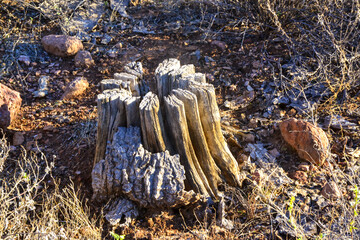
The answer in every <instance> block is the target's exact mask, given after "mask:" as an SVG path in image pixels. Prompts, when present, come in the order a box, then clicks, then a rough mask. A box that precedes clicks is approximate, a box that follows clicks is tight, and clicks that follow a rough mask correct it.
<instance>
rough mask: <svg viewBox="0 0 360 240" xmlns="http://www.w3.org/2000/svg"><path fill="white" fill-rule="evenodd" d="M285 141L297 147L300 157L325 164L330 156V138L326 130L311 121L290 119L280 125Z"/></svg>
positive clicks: (318, 163)
mask: <svg viewBox="0 0 360 240" xmlns="http://www.w3.org/2000/svg"><path fill="white" fill-rule="evenodd" d="M279 127H280V131H281V135H282V136H283V138H284V139H285V141H286V142H287V143H288V144H290V145H291V146H292V147H293V148H295V149H296V151H297V153H298V155H299V157H300V158H302V159H304V160H306V161H308V162H310V163H314V164H317V165H323V164H324V162H325V160H326V158H327V157H328V156H329V140H328V138H327V136H326V134H325V132H324V131H323V130H322V129H321V128H319V127H316V126H314V125H313V124H311V123H308V122H305V121H302V120H296V119H288V120H285V121H283V122H281V123H280V125H279Z"/></svg>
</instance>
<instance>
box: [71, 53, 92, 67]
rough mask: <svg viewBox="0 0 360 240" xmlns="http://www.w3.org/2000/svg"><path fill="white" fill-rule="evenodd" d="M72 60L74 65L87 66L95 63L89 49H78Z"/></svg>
mask: <svg viewBox="0 0 360 240" xmlns="http://www.w3.org/2000/svg"><path fill="white" fill-rule="evenodd" d="M74 61H75V66H76V67H86V68H89V67H91V66H93V65H94V64H95V63H94V60H93V59H92V57H91V53H90V52H89V51H79V52H78V53H77V54H76V56H75V58H74Z"/></svg>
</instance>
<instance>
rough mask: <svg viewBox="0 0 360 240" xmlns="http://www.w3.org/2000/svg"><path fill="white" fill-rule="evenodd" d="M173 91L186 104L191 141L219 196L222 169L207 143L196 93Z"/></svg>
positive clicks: (211, 184) (214, 190)
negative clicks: (217, 164)
mask: <svg viewBox="0 0 360 240" xmlns="http://www.w3.org/2000/svg"><path fill="white" fill-rule="evenodd" d="M172 93H173V94H174V95H175V96H176V97H177V98H178V99H179V100H181V101H182V102H183V104H184V107H185V115H186V122H187V125H188V129H189V133H190V138H191V143H192V145H193V147H194V149H195V153H196V156H197V159H198V160H199V163H200V165H201V168H202V170H203V171H204V174H205V175H206V178H207V180H208V182H209V184H210V187H211V190H212V192H213V193H214V194H215V196H217V195H218V187H217V186H218V184H219V183H220V182H221V178H220V169H219V168H218V167H217V166H216V164H215V161H214V159H213V158H212V156H211V153H210V150H209V147H208V145H207V141H206V137H205V133H204V130H203V127H202V125H201V119H200V113H199V107H198V102H197V98H196V95H195V94H193V93H191V92H190V91H187V90H183V89H175V90H173V91H172Z"/></svg>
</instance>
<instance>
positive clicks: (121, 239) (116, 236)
mask: <svg viewBox="0 0 360 240" xmlns="http://www.w3.org/2000/svg"><path fill="white" fill-rule="evenodd" d="M110 235H111V236H112V237H113V238H114V239H115V240H125V235H119V234H116V233H114V232H113V231H110Z"/></svg>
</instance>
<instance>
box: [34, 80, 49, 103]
mask: <svg viewBox="0 0 360 240" xmlns="http://www.w3.org/2000/svg"><path fill="white" fill-rule="evenodd" d="M49 80H50V77H49V76H42V77H40V78H39V88H38V90H37V91H35V92H34V93H33V95H34V97H36V98H43V97H45V96H46V95H47V94H48V90H49V89H48V83H49Z"/></svg>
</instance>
